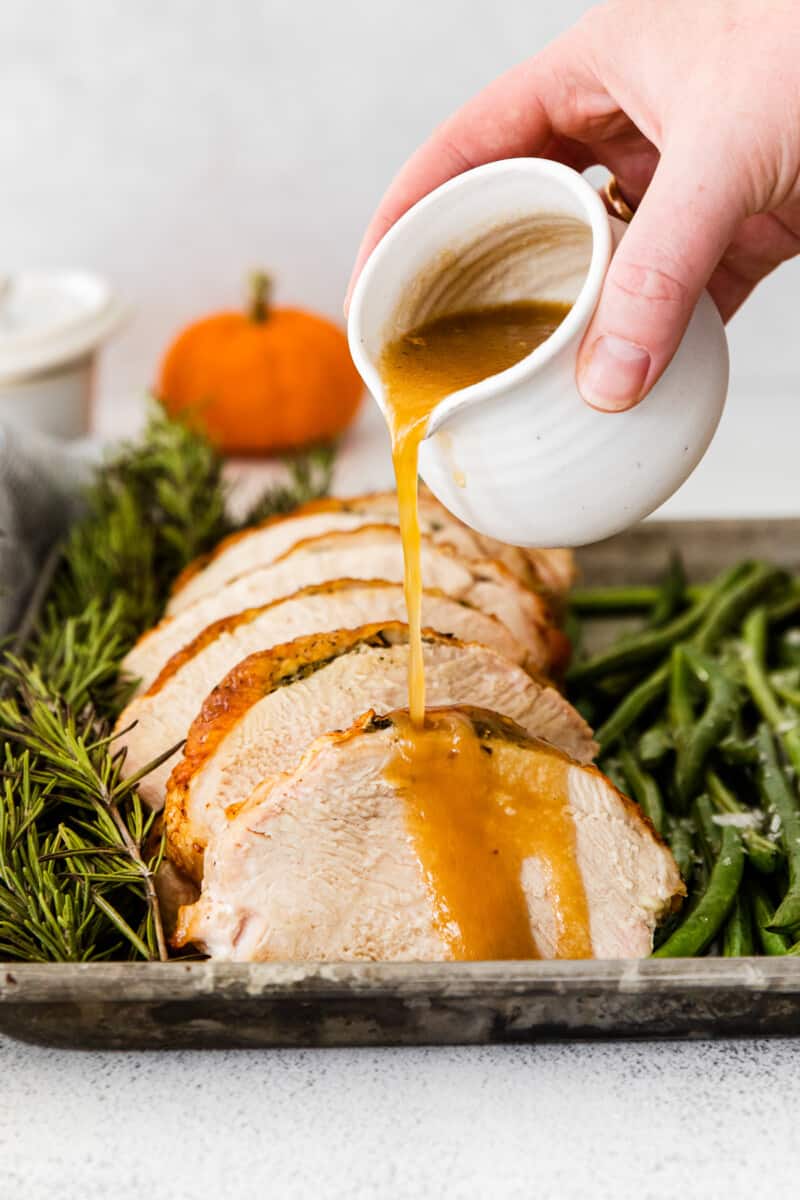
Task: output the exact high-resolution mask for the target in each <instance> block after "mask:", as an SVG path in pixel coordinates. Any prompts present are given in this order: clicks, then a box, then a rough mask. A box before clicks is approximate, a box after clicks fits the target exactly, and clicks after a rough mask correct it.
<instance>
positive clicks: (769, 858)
mask: <svg viewBox="0 0 800 1200" xmlns="http://www.w3.org/2000/svg"><path fill="white" fill-rule="evenodd" d="M706 788H707V790H708V794H709V796H710V797H711V800H712V801H713V803H714V804H715V805H716V807H717V809H718V810H719V811H720V812H722V813H730V814H733V815H736V816H739V815H740V816H745V817H752V816H753V815H754V814H753V813H752V812H751V811H750V810H749V809H747V808H746V807H745V806H744V805H743V804H740V803H739V801H738V800H737V799H736V797H735V796H734V794H733V792H732V791H731V790H730V789H729V788H727V787H726V786H725V784H724V783H723V782H722V780H721V779H720V777H719V775H717V773H716V771H707V772H706ZM739 832H740V833H741V835H742V841H743V842H744V847H745V850H746V851H747V856H748V858H749V860H750V862H751V863H752V865H753V866H754V867H755V869H756V870H757V871H758V872H760V874H762V875H771V874H772V873H773V872H774V871H775V870H776V869H777V867H778V864H779V863H780V861H781V859H782V857H783V855H782V854H781V851H780V849H779V848H778V847H777V846H776V845H775V843H774V842H773V841H771V840H770V839H769V838H768V837H765V836H764V834H763V833H759V832H758V830H757V829H755V828H754V827H753V826H752V825H751V826H744V827H741V826H740V827H739Z"/></svg>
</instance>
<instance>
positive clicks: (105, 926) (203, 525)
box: [0, 409, 333, 962]
mask: <svg viewBox="0 0 800 1200" xmlns="http://www.w3.org/2000/svg"><path fill="white" fill-rule="evenodd" d="M332 463H333V452H332V450H330V449H323V450H316V451H313V452H310V453H309V454H308V455H306V456H301V457H299V458H298V459H296V460H295V461H294V463H293V464H291V467H290V476H289V481H288V483H287V484H285V485H283V486H281V487H279V488H276V489H272V490H271V491H270V492H269V493H267V494H266V495H265V496H264V497H263V498H262V499H261V500H260V501H259V503H258V505H257V506H256V507H255V508H254V510H253V511H252V512H251V513H250V514H249V516H248V521H247V523H248V524H249V523H251V522H252V521H255V520H260V519H263V518H265V517H267V516H270V515H272V514H274V513H283V512H288V511H290V510H291V509H292V508H293V507H295V506H296V505H297V504H300V503H303V502H304V501H306V500H309V499H313V498H314V497H315V496H317V495H320V494H322V493H323V492H324V491H325V490H327V487H328V484H329V481H330V474H331V468H332ZM225 499H226V497H225V489H224V486H223V481H222V463H221V460H220V458H219V456H218V455H217V454H216V453H215V451H214V450H213V449H212V448H211V446H210V445H209V443H208V442H207V441H206V440H205V439H204V438H203V437H202V436H201V435H199V434H198V433H196V432H194V431H193V430H191V429H189V428H188V427H186V426H184V425H181V424H179V423H177V422H174V421H171V420H169V419H168V418H167V417H166V416H165V415H164V414H163V413H162V412H161V411H160V410H158V409H154V411H153V413H152V415H151V417H150V420H149V423H148V426H147V429H146V431H145V434H144V437H143V439H142V441H141V442H140V443H138V444H136V445H133V446H127V447H125V448H123V450H122V451H121V452H120V453H119V454H117V455H116V457H115V458H114V459H113V460H112V461H111V462H110V463H109V464H108V465H107V466H106V467H105V468H103V469H101V471H100V472H99V473H98V476H97V479H96V482H95V483H94V484H93V486H92V487H91V488H90V490H89V492H88V494H87V496H86V509H85V515H84V517H83V518H82V519H81V520H80V521H79V522H78V523H77V525H76V526H75V527H74V528H73V530H72V532H71V533H70V535H69V537H68V538H67V541H66V544H65V546H64V547H63V549H62V552H61V554H60V557H59V561H58V563H57V565H56V567H55V571H54V575H53V579H52V582H51V584H50V587H49V589H48V591H47V594H46V597H45V600H44V604H43V608H42V612H41V615H40V617H39V619H38V621H37V622H36V624H35V626H34V628H33V630H32V631H31V632H30V635H29V636H28V637H27V639H26V640H25V643H24V645H20V644H19V642H20V640H21V639H16V640H15V642H14V643H12V645H11V646H9V647H7V648H6V650H5V651H4V653H3V654H2V656H0V741H2V753H1V754H0V765H2V768H3V769H2V775H0V958H5V959H14V960H22V961H32V962H48V961H78V962H88V961H97V960H102V959H109V958H140V959H158V958H161V959H163V958H166V957H167V947H166V941H165V937H164V930H163V927H162V922H161V915H160V911H159V904H158V897H157V894H156V890H155V885H154V875H155V872H156V870H157V869H158V865H159V863H160V860H161V856H162V854H163V837H162V836H161V834H160V833H159V831H158V829H157V824H158V822H157V818H156V817H154V815H153V814H152V813H149V812H148V811H147V810H146V809H145V808H144V807H143V805H142V803H141V801H140V799H139V795H138V792H137V785H138V782H139V780H140V779H141V777H142V775H144V774H145V773H146V772H147V771H148V770H152V769H154V768H155V767H156V766H157V765H158V763H159V762H160V761H163V758H162V759H159V760H156V761H155V762H153V763H151V764H149V765H148V767H146V768H145V770H144V771H142V772H140V773H139V775H138V776H137V777H135V778H131V779H128V780H125V779H123V777H122V769H123V761H124V760H123V755H122V754H121V753H120V752H119V751H118V750H117V749H116V747H115V744H114V740H113V737H112V728H113V723H114V720H115V718H116V716H117V715H118V714H119V712H120V710H121V709H122V707H123V706H124V704H125V702H126V700H127V698H128V696H129V688H128V685H127V684H126V682H125V681H124V680H121V679H120V674H119V664H120V661H121V659H122V658H123V656H124V655H125V653H126V652H127V650H128V649H129V648H130V646H131V644H132V643H133V641H134V640H135V638H136V637H137V636H138V635H139V633H141V632H142V631H143V630H144V629H145V628H147V627H148V626H149V625H151V624H152V623H153V622H154V621H155V620H157V618H158V616H159V615H160V613H161V610H162V608H163V605H164V602H165V600H166V597H167V595H168V592H169V587H170V585H171V583H172V580H173V578H174V577H175V575H177V574H178V572H179V571H180V570H182V569H183V567H184V566H186V565H187V563H189V562H190V561H191V560H192V559H193V558H194V557H195V556H197V555H198V554H201V553H203V552H204V551H206V550H208V549H210V548H211V546H213V545H214V544H215V543H216V542H217V541H218V540H219V538H221V537H223V536H224V535H225V534H226V533H228V532H230V528H231V527H230V523H229V521H228V518H227V516H226V511H225ZM168 753H171V751H170V752H168Z"/></svg>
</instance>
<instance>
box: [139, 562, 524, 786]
mask: <svg viewBox="0 0 800 1200" xmlns="http://www.w3.org/2000/svg"><path fill="white" fill-rule="evenodd" d="M405 616H406V606H405V598H404V595H403V588H402V585H401V584H399V583H386V582H384V581H381V580H378V581H376V580H372V581H369V582H362V581H361V580H353V579H338V580H334V581H333V582H331V583H323V584H319V585H318V586H316V587H308V588H303V590H302V591H300V592H296V593H295V594H294V595H293V596H289V597H288V598H286V599H283V600H276V601H274V602H273V603H272V604H264V605H262V606H261V607H259V608H249V609H245V611H244V612H241V613H238V614H236V615H235V616H233V617H225V618H223V620H221V621H216V622H215V623H214V624H213V625H210V626H209V627H208V628H207V629H204V630H203V632H202V633H200V634H198V636H197V637H196V638H195V639H194V641H192V642H190V643H189V645H188V646H185V647H184V648H183V649H182V650H180V651H178V653H177V654H175V655H173V657H172V658H171V659H170V660H169V662H168V663H167V664H166V666H165V667H164V669H163V670H162V671H161V673H160V674H159V676H158V678H157V679H156V680H155V681H154V682H153V683H152V684H151V685H150V687H149V689H148V690H147V692H145V693H144V694H143V695H140V696H137V697H136V698H135V699H134V700H132V701H131V703H130V704H129V705H128V706H127V708H126V709H125V710H124V712H123V713H122V715H121V716H120V718H119V721H118V722H117V733H118V745H119V746H120V747H124V748H125V750H126V758H125V773H126V775H134V774H136V773H137V772H138V771H140V770H141V769H142V768H143V767H144V766H146V765H147V763H148V762H152V761H153V760H154V759H155V758H157V757H159V756H160V755H161V754H163V753H164V751H166V750H169V748H170V746H177V744H178V743H179V742H181V741H182V740H183V739H184V738H185V737H186V734H187V732H188V730H189V726H190V725H191V723H192V721H193V720H194V718H195V717H196V716H197V713H198V710H199V708H200V705H201V703H202V701H203V700H204V698H205V697H206V696H207V695H208V693H209V692H210V691H211V689H212V688H213V687H215V686H216V685H217V684H218V683H219V682H220V680H221V679H223V677H224V676H225V675H227V673H228V671H230V670H231V668H233V667H235V666H236V664H237V663H239V662H241V661H242V659H243V658H246V657H247V656H248V655H249V654H252V653H253V652H254V651H256V650H268V649H270V647H272V646H275V645H277V644H278V643H280V642H287V641H290V640H292V639H293V638H297V637H302V636H306V635H308V634H312V633H328V632H332V631H334V630H337V629H355V628H358V627H359V626H361V625H365V624H367V623H369V622H386V621H404V620H405ZM422 620H423V624H424V625H425V626H427V627H428V628H430V629H433V630H436V632H438V633H446V634H453V635H455V637H457V638H459V639H460V640H461V641H467V642H480V643H482V644H483V645H484V646H490V647H492V649H494V650H496V651H497V652H498V653H499V654H502V655H504V656H505V657H506V658H508V659H510V660H511V661H512V662H516V663H520V664H524V663H525V661H526V658H527V654H526V651H525V648H524V647H523V646H522V645H521V644H520V642H518V641H517V640H516V638H515V637H514V636H513V635H512V634H511V633H509V631H508V630H507V629H506V627H505V626H504V625H503V624H501V622H500V621H498V620H497V618H496V617H490V616H488V615H487V614H486V613H484V612H481V611H480V609H476V608H472V607H471V606H470V605H469V604H467V603H465V602H464V601H461V600H451V599H450V597H449V596H445V595H443V594H442V593H441V592H428V591H426V592H424V593H423V597H422ZM177 753H178V752H177V750H176V753H175V754H174V755H173V756H172V757H171V758H169V759H167V760H166V761H165V762H163V763H162V764H161V766H160V767H157V768H156V769H155V770H154V771H151V772H150V773H149V774H148V775H145V776H144V778H143V779H142V781H141V783H140V785H139V794H140V795H141V797H142V799H143V800H144V801H145V803H147V804H149V805H150V807H151V808H161V806H162V805H163V803H164V794H165V789H166V783H167V779H168V778H169V774H170V771H171V770H172V768H173V766H174V765H175V761H176V758H177Z"/></svg>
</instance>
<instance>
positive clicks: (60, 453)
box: [0, 425, 101, 635]
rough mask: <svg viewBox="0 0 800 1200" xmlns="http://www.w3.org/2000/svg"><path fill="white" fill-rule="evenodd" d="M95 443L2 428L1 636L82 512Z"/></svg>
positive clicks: (19, 613)
mask: <svg viewBox="0 0 800 1200" xmlns="http://www.w3.org/2000/svg"><path fill="white" fill-rule="evenodd" d="M100 454H101V448H100V445H99V443H96V442H93V441H91V440H90V439H85V440H81V441H77V442H62V441H56V440H55V439H53V438H49V437H47V436H45V435H44V434H40V433H36V432H34V431H32V430H28V429H20V428H17V427H13V426H10V425H0V634H3V635H5V634H8V633H11V632H13V631H14V629H15V628H16V627H17V624H18V622H19V621H20V619H21V618H22V616H23V613H24V611H25V607H26V604H27V603H28V600H29V598H30V596H31V594H32V592H33V589H34V587H35V585H36V581H37V579H38V577H39V574H40V572H41V570H42V566H43V564H44V562H45V560H46V558H47V555H48V552H49V551H50V549H51V547H53V546H54V545H55V543H56V542H57V541H58V540H59V539H60V538H61V537H63V535H64V534H65V533H66V531H67V529H68V528H69V525H70V523H71V522H72V521H74V519H75V517H76V516H77V515H78V513H79V512H80V508H81V492H82V490H83V488H84V487H85V486H86V484H87V483H88V482H89V480H90V479H91V476H92V473H93V470H94V467H95V466H96V464H97V462H98V461H99V458H100Z"/></svg>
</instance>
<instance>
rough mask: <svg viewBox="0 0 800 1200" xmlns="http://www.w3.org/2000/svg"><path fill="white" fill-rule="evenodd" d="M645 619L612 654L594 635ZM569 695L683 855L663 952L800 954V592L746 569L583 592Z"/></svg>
mask: <svg viewBox="0 0 800 1200" xmlns="http://www.w3.org/2000/svg"><path fill="white" fill-rule="evenodd" d="M622 616H626V617H635V618H637V619H638V624H637V628H636V629H634V630H633V631H632V632H630V631H628V632H626V633H624V634H623V635H622V636H620V637H618V638H617V640H616V641H615V642H614V643H613V644H612V645H611V647H610V648H609V649H606V650H604V651H603V652H602V653H599V654H594V655H587V654H586V653H584V652H582V651H581V649H580V647H581V646H582V645H584V644H585V642H586V641H587V640H588V637H587V635H588V634H589V633H590V631H591V626H594V625H596V624H597V623H598V622H603V621H607V620H608V619H610V618H620V617H622ZM569 631H570V635H571V637H572V638H573V642H574V645H575V647H576V652H575V658H574V662H573V665H572V668H571V669H570V671H569V672H568V675H567V680H566V683H567V694H568V696H569V698H570V700H571V701H572V702H573V703H574V704H575V705H576V706H577V708H578V709H579V710H580V711H581V712H582V713H583V715H584V716H585V717H586V719H587V720H588V721H589V722H590V724H591V725H592V726H593V727H594V728H595V730H596V734H595V736H596V739H597V742H598V744H599V747H600V753H599V757H598V765H599V766H600V767H601V769H602V770H604V771H605V772H606V774H607V775H608V776H609V778H610V779H611V780H612V782H613V783H614V784H615V785H616V786H617V787H619V788H620V789H621V790H622V791H624V792H625V793H626V794H627V795H629V796H630V797H632V799H634V800H635V801H636V802H637V803H638V804H639V806H640V808H641V810H642V812H643V813H644V815H645V816H646V817H647V818H648V819H649V820H650V821H651V822H652V824H653V826H654V828H655V829H656V831H657V832H658V833H659V834H660V835H661V836H662V837H663V838H664V839H665V841H666V842H667V844H668V845H669V846H670V848H671V850H672V852H673V854H674V856H675V860H676V862H677V864H678V867H679V869H680V871H681V875H682V876H683V880H684V883H685V884H686V889H687V897H686V900H685V902H684V904H683V906H682V908H681V911H680V912H679V913H678V914H676V915H675V916H673V917H672V918H670V920H669V921H667V922H666V923H665V925H664V926H663V927H662V928H661V929H660V930H658V931H657V935H656V948H655V950H654V952H653V953H654V957H656V958H675V957H691V956H695V955H700V954H707V953H712V954H714V953H716V954H722V955H726V956H729V957H741V956H747V955H753V954H767V955H773V954H792V955H800V581H798V580H796V579H793V578H792V577H790V576H789V575H788V574H787V573H786V572H784V571H781V570H779V569H778V568H777V567H774V566H771V565H770V564H768V563H764V562H743V563H739V564H738V565H737V566H735V567H734V568H732V569H731V570H728V571H726V572H724V573H723V574H722V575H720V576H718V577H717V578H716V579H714V580H712V581H711V582H710V583H708V584H703V585H699V586H698V585H690V584H689V583H688V582H687V580H686V576H685V573H684V570H683V567H682V565H681V563H680V560H679V559H677V558H673V560H672V561H671V562H670V564H669V567H668V569H667V571H666V573H665V575H664V578H663V581H662V583H661V584H660V585H658V586H653V587H651V586H632V587H630V588H625V587H609V588H580V589H577V590H576V591H575V592H574V593H573V595H572V598H571V602H570V611H569Z"/></svg>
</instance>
